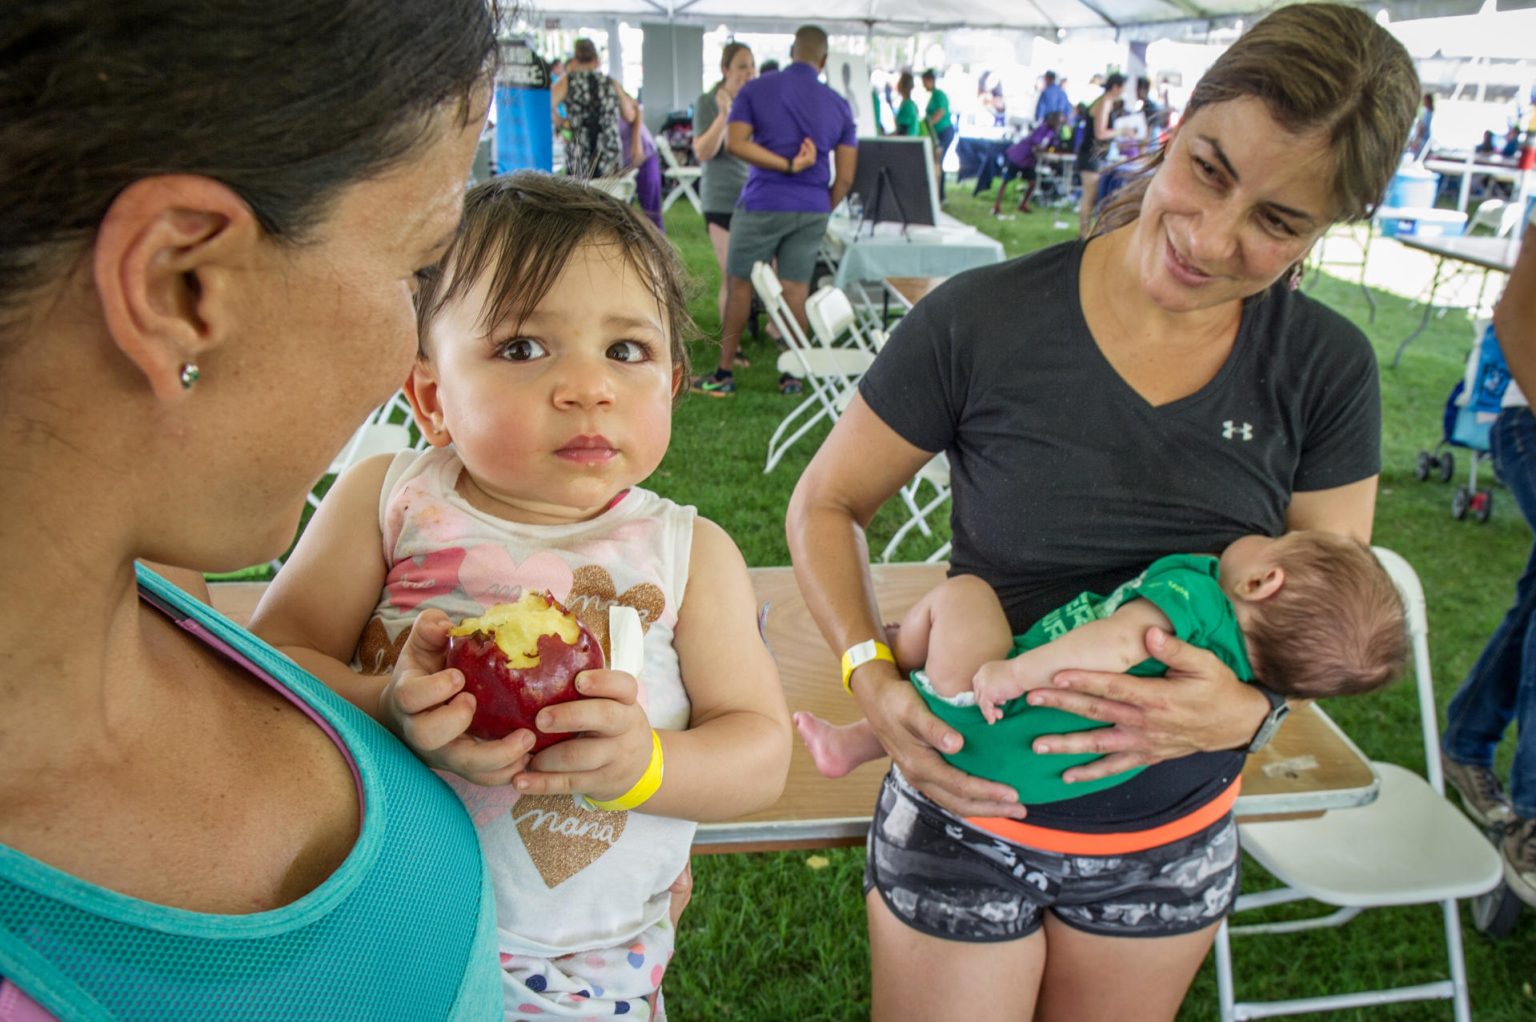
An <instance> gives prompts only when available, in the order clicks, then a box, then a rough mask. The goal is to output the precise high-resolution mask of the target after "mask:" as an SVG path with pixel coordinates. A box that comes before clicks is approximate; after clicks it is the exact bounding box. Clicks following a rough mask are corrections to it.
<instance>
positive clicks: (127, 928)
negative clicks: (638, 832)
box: [0, 0, 524, 1022]
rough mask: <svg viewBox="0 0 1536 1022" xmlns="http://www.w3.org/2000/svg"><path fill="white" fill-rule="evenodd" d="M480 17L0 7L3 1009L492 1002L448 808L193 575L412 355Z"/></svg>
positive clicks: (284, 524)
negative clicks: (223, 611)
mask: <svg viewBox="0 0 1536 1022" xmlns="http://www.w3.org/2000/svg"><path fill="white" fill-rule="evenodd" d="M125 12H127V13H125ZM495 29H496V26H495V24H494V21H493V18H492V14H491V11H490V9H489V8H488V6H487V5H486V4H485V3H484V2H483V0H396V2H391V3H361V4H360V3H353V2H349V0H270V2H268V3H263V4H260V5H255V4H251V3H249V2H246V0H199V2H198V3H188V2H186V0H136V2H135V3H133V4H132V5H131V6H125V5H124V4H122V3H121V2H119V0H67V2H64V3H55V4H39V3H25V4H15V3H11V4H5V5H3V6H0V40H4V41H5V49H6V54H7V59H6V61H5V67H4V69H3V70H0V107H3V108H4V110H5V111H6V114H5V126H4V129H3V132H4V135H5V143H4V145H5V152H6V158H5V159H3V160H0V225H3V227H0V267H3V268H4V269H3V272H0V308H3V309H4V315H3V316H0V351H3V353H4V355H3V357H0V426H3V433H4V435H5V436H6V437H7V443H6V453H5V462H4V465H3V467H0V476H3V479H4V482H3V484H0V485H3V488H4V491H5V493H6V496H7V498H8V502H9V504H10V506H9V507H8V509H7V514H6V527H5V529H4V530H3V531H0V551H3V554H4V563H5V578H4V582H3V583H0V602H3V603H4V604H5V606H6V608H7V613H5V614H3V615H0V630H3V631H4V636H3V641H0V648H3V649H4V650H5V656H4V657H3V658H0V689H3V690H4V691H5V693H6V695H7V699H6V710H5V724H4V730H5V737H4V739H3V745H4V750H5V752H4V755H3V756H0V1016H3V1017H6V1018H27V1019H45V1018H53V1019H70V1020H74V1019H93V1020H94V1019H112V1020H115V1022H117V1020H121V1022H136V1020H142V1022H165V1020H186V1019H197V1020H208V1022H218V1020H236V1019H252V1018H261V1019H266V1020H272V1022H282V1020H289V1022H309V1020H315V1019H326V1020H332V1022H349V1020H355V1022H364V1020H376V1019H389V1018H396V1019H434V1020H436V1019H454V1020H460V1019H462V1020H470V1022H479V1020H483V1019H487V1018H500V1017H501V968H500V963H499V960H498V947H497V939H496V936H497V931H496V922H497V919H496V913H495V909H494V904H493V903H492V902H491V900H490V898H489V895H490V885H489V883H488V879H489V877H488V871H487V867H486V863H485V860H484V858H483V856H482V855H481V852H480V849H479V845H478V842H477V841H476V838H475V832H474V827H473V826H472V824H471V822H470V819H469V816H468V815H467V814H466V813H465V811H464V809H463V808H462V806H460V805H459V804H457V801H458V800H457V799H455V798H454V796H453V794H452V792H450V791H449V790H448V788H447V786H446V785H445V784H444V783H443V782H442V781H441V780H440V779H439V778H438V777H436V776H434V775H433V773H432V771H431V770H429V769H428V768H427V767H425V766H424V765H422V764H421V763H420V762H417V761H416V759H415V757H414V756H412V755H411V753H410V752H409V751H408V750H407V749H406V748H405V746H404V745H402V744H401V743H400V742H399V741H398V740H397V739H396V738H395V737H394V736H393V735H392V734H391V733H390V732H389V730H387V729H386V728H385V727H384V726H382V725H381V724H380V723H379V722H377V721H375V720H374V719H371V718H370V716H369V715H368V714H366V713H362V712H359V711H358V710H357V709H355V708H354V707H352V706H351V705H349V704H347V703H346V702H345V701H344V700H342V699H340V698H338V697H336V696H335V695H333V694H331V693H330V692H329V691H328V690H326V689H325V687H324V686H323V685H321V684H320V683H319V682H318V681H317V680H316V679H315V678H314V677H313V676H311V675H310V674H309V673H308V672H306V671H304V670H302V669H300V668H299V667H298V666H296V665H295V664H294V663H293V661H291V660H289V659H288V658H287V657H285V656H283V655H282V654H280V653H278V652H277V651H276V650H274V649H273V648H272V647H271V646H270V645H268V644H267V643H264V642H262V641H261V640H259V639H257V638H255V637H254V636H252V635H251V634H250V632H248V631H247V630H246V629H244V628H241V627H239V626H238V625H236V624H234V623H232V622H231V621H230V620H228V619H227V618H225V617H223V616H222V615H220V614H218V613H217V612H215V611H214V610H213V609H211V608H210V607H209V606H207V604H206V603H205V602H203V601H205V600H206V599H207V595H208V590H207V587H206V586H205V585H204V584H203V574H202V573H203V572H206V571H231V570H235V569H238V568H241V567H243V566H246V565H257V564H259V565H265V564H267V563H268V562H270V561H271V560H272V559H273V558H276V557H280V556H281V555H282V554H283V552H284V551H285V550H287V548H288V547H289V545H290V544H291V543H292V540H293V536H294V533H295V531H296V530H297V529H298V527H299V522H300V518H301V512H302V511H304V510H305V506H306V505H305V498H306V497H307V496H308V494H309V492H310V487H311V486H312V485H313V484H314V481H315V480H316V479H317V478H319V477H320V476H321V475H322V473H324V472H325V470H326V466H327V465H328V464H329V463H330V462H331V460H332V458H333V457H334V456H335V453H336V452H337V451H339V450H341V449H342V447H343V446H345V445H346V443H347V439H348V437H350V436H351V435H352V434H353V432H354V431H355V430H356V429H357V428H358V424H359V423H361V422H363V421H364V420H365V419H366V418H367V417H368V416H369V414H370V412H371V411H372V410H373V409H375V408H377V407H379V406H380V405H381V404H383V403H384V402H385V401H386V400H388V399H389V397H390V395H391V394H393V393H394V392H395V391H396V390H398V388H399V387H400V384H401V381H402V380H404V379H405V377H406V376H407V375H408V373H409V371H410V368H411V366H412V364H413V363H414V362H415V358H416V338H415V330H414V325H415V313H414V310H413V308H412V301H411V295H412V292H413V291H414V290H415V280H416V272H417V271H418V270H420V269H421V268H422V267H427V266H430V265H432V263H433V262H434V260H435V259H436V258H437V256H438V254H440V253H441V251H442V250H443V248H444V247H445V246H446V245H447V244H448V242H449V241H450V240H451V239H452V238H453V237H454V234H455V231H456V229H457V226H458V222H459V218H460V211H461V209H462V206H463V199H464V191H465V181H466V179H467V178H468V177H469V172H470V165H471V162H472V158H473V156H474V153H475V149H476V144H477V142H478V141H479V137H480V133H481V128H482V126H483V125H484V123H485V118H486V110H487V107H488V105H489V102H490V97H491V86H492V82H493V71H494V66H495V63H496V52H497V47H496V34H495ZM44 83H46V84H44ZM65 167H73V168H79V170H80V172H78V173H60V168H65ZM322 513H324V512H322ZM144 561H151V562H158V563H160V564H168V565H175V566H176V567H175V568H167V569H164V570H150V569H149V568H147V567H145V566H144V565H143V564H142V563H141V562H144ZM403 658H405V659H408V660H410V661H411V662H412V663H414V661H415V654H414V653H412V652H411V651H407V652H406V653H405V654H403ZM490 751H491V752H492V754H493V756H494V755H495V754H497V753H500V754H504V755H511V756H513V757H516V756H521V755H522V754H523V752H524V749H522V748H507V747H500V748H497V747H492V749H491V750H490Z"/></svg>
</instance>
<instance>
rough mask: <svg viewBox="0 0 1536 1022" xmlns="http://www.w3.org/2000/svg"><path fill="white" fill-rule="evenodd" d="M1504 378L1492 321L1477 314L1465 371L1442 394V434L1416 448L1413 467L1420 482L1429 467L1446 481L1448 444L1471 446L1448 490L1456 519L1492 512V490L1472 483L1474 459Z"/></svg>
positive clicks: (1484, 517) (1451, 470)
mask: <svg viewBox="0 0 1536 1022" xmlns="http://www.w3.org/2000/svg"><path fill="white" fill-rule="evenodd" d="M1509 383H1510V375H1509V364H1508V363H1507V362H1505V361H1504V353H1503V351H1501V350H1500V349H1499V341H1498V338H1497V337H1495V336H1494V333H1493V324H1492V323H1490V322H1488V321H1486V320H1483V321H1481V322H1479V323H1478V324H1477V340H1476V341H1475V342H1474V343H1473V345H1472V351H1471V352H1470V353H1469V354H1468V355H1467V370H1466V373H1465V374H1464V375H1463V377H1462V378H1461V379H1460V380H1457V381H1456V386H1455V387H1453V388H1451V394H1450V397H1448V398H1447V399H1446V402H1445V414H1444V416H1443V418H1442V439H1441V440H1440V442H1439V443H1438V444H1436V445H1435V450H1434V452H1433V453H1431V452H1429V451H1422V450H1421V451H1419V455H1418V459H1417V462H1416V464H1415V465H1414V473H1413V474H1414V477H1415V478H1417V479H1418V480H1419V481H1420V482H1423V481H1424V480H1426V479H1428V478H1429V476H1430V474H1431V473H1432V472H1433V473H1437V474H1438V475H1439V478H1440V481H1441V482H1443V483H1448V482H1450V481H1451V478H1452V476H1454V475H1455V474H1456V459H1455V456H1454V455H1453V454H1452V453H1451V451H1450V448H1452V447H1461V448H1464V449H1466V450H1468V451H1471V452H1472V456H1471V459H1470V462H1471V463H1470V465H1469V466H1468V469H1467V482H1466V484H1465V485H1463V486H1458V487H1457V488H1456V492H1455V493H1454V494H1452V495H1451V517H1452V518H1455V519H1457V520H1458V521H1459V520H1460V519H1463V518H1465V517H1466V516H1467V515H1468V514H1471V515H1472V517H1473V519H1474V520H1476V521H1477V522H1478V523H1480V524H1481V523H1486V522H1487V521H1488V519H1489V517H1490V516H1492V514H1493V490H1492V489H1490V488H1479V487H1478V485H1477V472H1478V465H1479V464H1480V463H1481V462H1482V461H1483V460H1485V459H1486V458H1488V457H1489V454H1488V432H1489V430H1490V429H1491V428H1492V426H1493V420H1495V419H1497V418H1498V417H1499V409H1500V408H1501V407H1502V404H1503V398H1504V391H1505V390H1507V389H1508V387H1509Z"/></svg>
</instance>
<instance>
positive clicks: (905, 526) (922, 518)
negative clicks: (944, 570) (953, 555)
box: [880, 451, 950, 563]
mask: <svg viewBox="0 0 1536 1022" xmlns="http://www.w3.org/2000/svg"><path fill="white" fill-rule="evenodd" d="M924 483H927V484H928V486H929V488H931V489H932V490H933V496H931V497H929V498H928V499H927V501H925V502H919V498H920V496H921V493H922V489H923V484H924ZM899 496H900V497H901V502H902V503H903V504H905V505H906V508H907V520H906V521H905V522H903V523H902V525H901V528H899V529H897V530H896V532H895V534H894V535H892V536H891V541H890V542H889V543H887V544H886V545H885V549H884V550H882V551H881V552H880V560H882V561H886V562H889V561H890V559H891V558H892V557H893V556H894V555H895V553H896V551H897V549H898V548H900V546H901V543H902V540H904V539H906V538H907V536H908V535H910V534H911V532H912V530H913V529H916V530H918V531H919V532H921V533H922V534H923V535H924V536H927V537H930V538H931V537H932V536H933V529H931V528H930V527H929V526H928V516H929V515H931V514H933V513H934V512H935V511H938V510H939V509H940V508H942V507H944V505H946V504H948V503H949V498H950V488H949V458H948V457H947V456H946V455H945V454H944V452H943V451H940V452H939V453H938V454H935V455H934V456H933V458H932V459H931V460H929V461H928V462H927V463H926V464H925V465H923V467H922V468H920V469H918V470H917V475H915V476H913V477H912V481H911V482H909V483H907V485H905V486H903V487H902V488H901V491H900V494H899ZM949 550H950V544H949V542H948V541H945V542H944V544H943V545H941V546H940V547H939V548H938V549H937V550H935V551H933V552H932V553H931V554H929V555H928V556H927V557H926V558H924V560H925V561H927V562H929V563H934V562H937V561H942V560H943V559H944V558H946V557H948V556H949Z"/></svg>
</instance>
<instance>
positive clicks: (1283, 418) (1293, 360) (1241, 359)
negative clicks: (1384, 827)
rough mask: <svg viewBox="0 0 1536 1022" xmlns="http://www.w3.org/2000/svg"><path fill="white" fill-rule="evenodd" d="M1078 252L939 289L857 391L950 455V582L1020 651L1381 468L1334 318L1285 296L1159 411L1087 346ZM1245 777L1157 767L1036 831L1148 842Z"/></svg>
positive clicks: (1048, 253)
mask: <svg viewBox="0 0 1536 1022" xmlns="http://www.w3.org/2000/svg"><path fill="white" fill-rule="evenodd" d="M1083 248H1084V243H1082V242H1069V243H1066V244H1062V245H1057V246H1053V247H1051V248H1048V249H1044V250H1042V251H1039V252H1035V253H1032V254H1030V255H1027V256H1024V257H1022V258H1019V259H1014V260H1010V261H1009V262H1005V263H1000V264H998V265H995V266H988V267H984V268H982V269H977V270H972V271H969V272H967V273H964V274H961V275H959V276H957V277H955V278H954V279H953V280H950V281H948V282H947V283H945V284H944V285H943V286H941V287H939V288H937V289H936V290H934V291H933V292H932V293H931V294H930V295H928V296H927V297H926V298H924V299H923V301H922V302H920V303H918V305H917V307H916V308H915V309H913V310H912V312H910V313H909V314H908V315H907V316H906V317H905V318H904V319H903V320H902V321H901V323H900V324H899V326H898V327H897V328H896V330H895V331H894V333H893V334H892V336H891V339H890V341H889V343H887V344H886V346H885V348H884V349H883V350H882V351H881V352H880V355H879V357H878V358H877V359H876V360H875V363H874V365H873V366H872V367H871V368H870V370H869V372H868V373H867V374H866V375H865V376H864V378H863V381H862V382H861V383H860V386H859V391H860V394H861V395H862V396H863V398H864V400H865V402H866V403H867V404H868V405H869V407H870V408H871V409H872V410H873V411H874V412H875V414H876V415H878V416H879V417H880V419H881V420H882V421H884V422H885V423H886V424H887V425H888V426H890V427H891V428H892V429H893V430H895V431H896V433H898V434H899V435H900V436H901V437H903V438H904V439H905V440H907V441H908V442H909V443H911V444H914V445H915V446H917V447H920V448H922V449H923V450H927V451H935V452H937V451H946V452H948V454H949V459H950V476H951V483H952V486H953V489H954V498H953V507H952V511H951V524H952V526H953V532H954V552H953V553H952V555H951V558H950V570H951V573H952V574H970V575H976V576H978V577H980V578H982V579H983V580H985V581H986V582H988V583H989V584H990V585H991V586H992V587H993V588H994V589H995V590H996V591H997V593H998V596H999V597H1000V599H1001V600H1002V603H1003V607H1004V609H1005V610H1006V612H1007V614H1008V620H1009V623H1010V624H1011V625H1012V627H1013V630H1014V632H1015V634H1019V633H1022V632H1024V631H1025V630H1026V629H1027V628H1028V627H1029V625H1030V624H1032V623H1033V622H1034V621H1036V620H1037V619H1038V618H1040V617H1041V616H1042V615H1044V614H1045V613H1046V612H1048V611H1050V610H1052V609H1054V608H1055V607H1057V606H1059V605H1061V604H1063V603H1065V602H1067V601H1068V600H1070V599H1071V598H1072V597H1074V596H1076V595H1077V594H1078V593H1080V592H1083V591H1085V590H1086V591H1090V592H1097V593H1107V592H1109V591H1110V590H1111V589H1113V588H1114V587H1115V586H1116V585H1119V584H1120V583H1121V582H1123V581H1125V580H1126V579H1128V578H1131V577H1133V576H1134V575H1136V574H1137V573H1139V572H1141V571H1142V570H1144V569H1145V568H1146V566H1147V565H1148V564H1150V563H1151V562H1152V561H1154V560H1156V559H1157V558H1159V557H1162V556H1165V555H1167V554H1175V553H1219V552H1220V551H1221V550H1222V548H1224V547H1225V546H1226V545H1227V544H1228V543H1230V542H1231V541H1233V540H1234V539H1237V538H1238V537H1240V536H1243V535H1247V534H1249V533H1264V534H1268V535H1279V534H1280V533H1281V532H1283V531H1284V529H1285V515H1286V509H1287V507H1288V505H1289V503H1290V495H1291V494H1292V493H1293V492H1305V491H1309V490H1326V489H1331V488H1333V487H1337V486H1344V485H1347V484H1349V483H1355V482H1359V481H1360V480H1362V479H1367V478H1369V477H1371V476H1374V475H1376V474H1377V473H1378V472H1379V471H1380V468H1381V400H1380V390H1379V384H1378V374H1377V369H1376V361H1375V356H1374V353H1373V352H1372V350H1371V347H1370V343H1369V342H1368V341H1367V340H1366V338H1365V336H1364V335H1363V334H1362V333H1361V332H1360V331H1359V330H1358V329H1357V328H1356V327H1355V326H1354V325H1352V324H1351V323H1349V322H1348V321H1347V320H1345V319H1344V318H1343V317H1342V316H1340V315H1338V314H1337V313H1335V312H1333V311H1332V310H1331V309H1328V308H1326V307H1324V306H1323V305H1320V304H1319V303H1317V302H1315V301H1313V300H1312V299H1311V298H1308V297H1307V296H1306V295H1303V294H1301V293H1300V292H1293V291H1290V290H1289V289H1287V288H1286V287H1285V286H1284V285H1283V284H1276V285H1275V286H1274V287H1272V288H1270V289H1269V290H1268V291H1267V292H1265V293H1263V294H1261V295H1258V296H1255V297H1253V298H1250V299H1248V300H1247V301H1246V302H1245V303H1244V306H1243V313H1242V321H1241V324H1240V326H1239V328H1238V334H1237V340H1236V342H1235V343H1234V345H1233V347H1232V351H1231V354H1230V355H1229V356H1228V358H1227V360H1226V362H1225V363H1224V364H1223V365H1222V366H1221V368H1220V369H1219V370H1217V372H1216V374H1215V376H1214V377H1213V378H1212V379H1211V380H1210V381H1209V382H1208V383H1206V384H1205V385H1204V386H1203V387H1201V388H1200V389H1199V390H1197V391H1196V392H1195V393H1193V394H1190V395H1188V396H1187V397H1183V398H1180V399H1179V400H1177V401H1172V402H1169V403H1167V404H1163V405H1159V406H1156V407H1154V406H1152V405H1150V404H1148V403H1147V401H1146V400H1145V399H1144V398H1142V397H1141V395H1140V394H1138V393H1137V392H1136V391H1135V390H1134V389H1133V388H1132V387H1131V386H1130V385H1129V384H1128V383H1126V381H1125V380H1124V379H1123V378H1121V376H1120V375H1119V374H1118V373H1117V372H1116V371H1115V369H1114V368H1113V366H1111V365H1110V363H1109V361H1108V360H1107V359H1106V358H1105V357H1104V355H1103V353H1102V352H1101V351H1100V350H1099V347H1098V344H1097V343H1096V342H1095V341H1094V339H1093V335H1092V334H1091V333H1090V332H1089V330H1088V325H1087V323H1086V321H1085V319H1084V317H1083V310H1082V307H1081V303H1080V301H1079V297H1078V274H1079V272H1080V270H1081V265H1082V253H1083ZM1024 754H1025V755H1032V753H1030V752H1028V751H1025V752H1024ZM1242 764H1243V754H1242V752H1240V751H1230V752H1217V753H1199V754H1196V755H1192V756H1187V757H1184V758H1182V759H1178V760H1172V761H1169V762H1166V763H1161V764H1158V765H1156V766H1153V767H1151V768H1149V769H1147V770H1145V771H1143V772H1142V773H1141V774H1140V775H1138V776H1137V777H1135V778H1133V779H1131V780H1130V781H1127V782H1126V783H1125V784H1122V785H1120V786H1118V787H1115V788H1111V789H1109V790H1107V791H1104V792H1100V793H1098V794H1095V795H1090V796H1085V797H1083V798H1079V799H1073V800H1069V801H1066V802H1058V803H1053V804H1051V805H1048V806H1041V807H1039V808H1038V809H1033V810H1032V811H1031V813H1030V822H1031V823H1033V824H1036V825H1039V826H1045V827H1056V828H1059V829H1063V830H1072V831H1080V832H1117V831H1126V830H1139V829H1143V828H1145V827H1152V826H1157V825H1159V824H1161V823H1165V822H1168V821H1169V820H1173V819H1177V818H1179V817H1181V816H1183V815H1185V814H1186V813H1188V812H1190V811H1192V810H1194V809H1196V808H1198V807H1199V806H1201V805H1203V804H1205V803H1206V802H1208V801H1210V799H1212V798H1214V797H1215V796H1216V795H1217V794H1219V793H1220V792H1221V791H1222V790H1224V789H1225V788H1226V787H1227V786H1228V785H1229V784H1230V783H1231V781H1232V780H1233V779H1234V778H1235V777H1236V776H1237V774H1238V772H1240V771H1241V770H1242Z"/></svg>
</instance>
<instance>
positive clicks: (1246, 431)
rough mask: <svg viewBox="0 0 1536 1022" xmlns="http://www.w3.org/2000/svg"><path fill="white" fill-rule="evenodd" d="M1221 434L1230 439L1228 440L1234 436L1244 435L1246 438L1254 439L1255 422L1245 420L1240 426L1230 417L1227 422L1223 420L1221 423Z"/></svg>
mask: <svg viewBox="0 0 1536 1022" xmlns="http://www.w3.org/2000/svg"><path fill="white" fill-rule="evenodd" d="M1221 435H1222V436H1223V437H1224V438H1226V439H1228V440H1231V439H1232V438H1234V437H1239V436H1240V437H1242V438H1243V439H1244V440H1252V439H1253V423H1251V422H1245V423H1243V424H1242V425H1241V426H1239V425H1238V424H1237V423H1235V422H1233V421H1232V420H1231V419H1228V420H1227V421H1226V422H1223V423H1222V424H1221Z"/></svg>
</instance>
